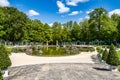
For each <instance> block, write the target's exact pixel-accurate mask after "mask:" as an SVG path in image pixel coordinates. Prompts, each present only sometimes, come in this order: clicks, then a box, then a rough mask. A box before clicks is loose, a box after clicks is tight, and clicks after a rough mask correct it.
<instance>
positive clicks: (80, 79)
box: [5, 63, 120, 80]
mask: <svg viewBox="0 0 120 80" xmlns="http://www.w3.org/2000/svg"><path fill="white" fill-rule="evenodd" d="M107 68H108V66H106V65H103V64H88V63H86V64H84V63H80V64H79V63H76V64H36V65H27V66H19V67H11V68H9V71H10V73H9V74H10V77H8V78H6V79H5V80H120V73H118V72H110V71H108V70H107Z"/></svg>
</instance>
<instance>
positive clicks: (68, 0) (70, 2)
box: [66, 0, 89, 6]
mask: <svg viewBox="0 0 120 80" xmlns="http://www.w3.org/2000/svg"><path fill="white" fill-rule="evenodd" d="M88 1H89V0H66V3H67V5H71V6H77V4H78V3H80V2H81V3H82V2H88Z"/></svg>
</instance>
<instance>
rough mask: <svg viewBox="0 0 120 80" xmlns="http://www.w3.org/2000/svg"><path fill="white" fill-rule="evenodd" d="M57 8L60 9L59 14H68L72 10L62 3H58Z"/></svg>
mask: <svg viewBox="0 0 120 80" xmlns="http://www.w3.org/2000/svg"><path fill="white" fill-rule="evenodd" d="M57 6H58V7H59V13H66V12H69V11H70V8H68V7H66V6H65V5H64V4H63V3H62V2H61V1H57Z"/></svg>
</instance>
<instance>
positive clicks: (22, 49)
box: [11, 47, 26, 53]
mask: <svg viewBox="0 0 120 80" xmlns="http://www.w3.org/2000/svg"><path fill="white" fill-rule="evenodd" d="M11 52H14V53H19V52H26V48H19V47H18V48H12V50H11Z"/></svg>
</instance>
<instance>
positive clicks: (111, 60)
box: [106, 44, 119, 66]
mask: <svg viewBox="0 0 120 80" xmlns="http://www.w3.org/2000/svg"><path fill="white" fill-rule="evenodd" d="M106 62H107V63H108V64H110V65H113V66H118V65H119V57H118V55H117V52H116V50H115V47H114V45H113V44H112V45H111V46H110V50H109V54H108V57H107V61H106Z"/></svg>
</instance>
